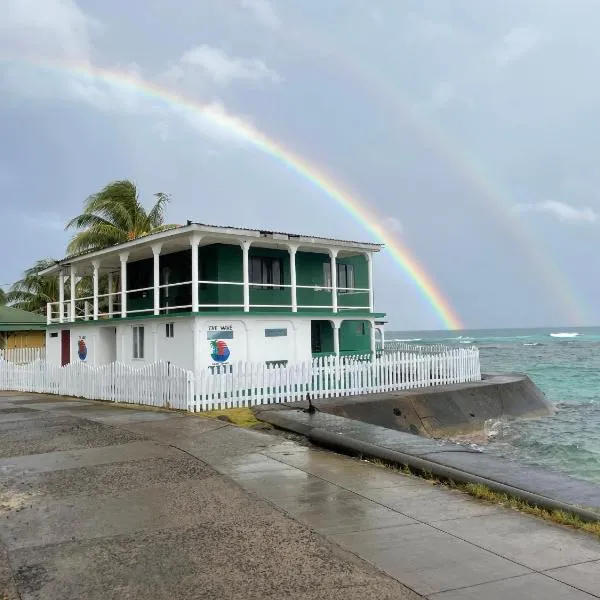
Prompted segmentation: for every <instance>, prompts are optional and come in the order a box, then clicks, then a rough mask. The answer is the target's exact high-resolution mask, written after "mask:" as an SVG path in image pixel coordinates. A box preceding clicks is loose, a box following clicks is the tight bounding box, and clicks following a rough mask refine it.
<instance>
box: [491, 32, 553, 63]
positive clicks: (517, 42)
mask: <svg viewBox="0 0 600 600" xmlns="http://www.w3.org/2000/svg"><path fill="white" fill-rule="evenodd" d="M543 39H544V36H543V35H542V32H541V31H540V30H539V29H538V28H536V27H513V28H512V29H511V30H510V31H509V32H508V33H507V34H506V35H505V36H504V38H503V39H502V43H501V44H500V47H498V48H497V49H496V51H495V53H494V58H495V59H496V64H497V65H498V66H499V67H504V66H506V65H508V64H509V63H512V62H514V61H515V60H519V59H520V58H522V57H523V56H524V55H525V54H527V53H528V52H530V51H531V50H533V48H535V47H536V46H537V45H538V44H539V43H540V42H542V40H543Z"/></svg>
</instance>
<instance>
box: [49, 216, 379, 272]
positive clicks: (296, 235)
mask: <svg viewBox="0 0 600 600" xmlns="http://www.w3.org/2000/svg"><path fill="white" fill-rule="evenodd" d="M190 225H197V226H198V227H212V228H214V229H237V230H241V231H252V232H255V233H260V234H261V235H265V236H269V235H286V236H288V237H290V238H314V239H315V240H327V241H331V242H340V243H342V244H364V245H373V246H380V247H383V244H378V243H377V242H360V241H356V240H342V239H339V238H330V237H324V236H319V235H309V234H304V233H288V232H285V231H269V230H266V229H255V228H254V227H239V226H237V225H210V224H209V223H197V222H196V221H188V222H187V223H186V224H185V225H173V226H171V227H167V228H165V229H163V230H162V231H160V232H156V233H149V234H146V235H141V236H140V237H138V238H135V239H136V240H141V239H144V238H149V237H152V236H153V235H157V234H159V233H162V232H163V231H168V230H173V229H181V228H183V227H189V226H190ZM131 241H133V240H127V242H121V243H119V244H113V245H111V246H106V247H104V248H102V250H107V249H109V248H116V247H118V246H121V245H123V244H127V243H129V242H131ZM93 252H98V250H87V251H85V252H81V253H79V254H69V255H68V256H66V257H65V258H63V259H62V260H60V261H58V262H66V261H68V260H70V259H72V258H78V257H80V256H85V255H86V254H92V253H93Z"/></svg>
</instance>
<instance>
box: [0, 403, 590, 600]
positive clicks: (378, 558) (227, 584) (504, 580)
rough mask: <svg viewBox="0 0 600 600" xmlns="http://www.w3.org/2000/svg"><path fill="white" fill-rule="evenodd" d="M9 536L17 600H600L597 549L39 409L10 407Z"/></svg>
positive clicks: (170, 424)
mask: <svg viewBox="0 0 600 600" xmlns="http://www.w3.org/2000/svg"><path fill="white" fill-rule="evenodd" d="M236 483H237V484H239V485H236ZM0 540H1V542H2V546H0V598H1V597H2V596H1V593H2V591H3V588H6V591H7V594H8V598H10V600H12V598H13V597H14V598H21V599H23V600H26V599H41V598H43V599H44V600H54V599H57V600H58V599H60V600H68V599H71V598H86V599H90V600H95V599H98V600H99V599H102V600H109V599H112V598H114V599H115V600H116V599H117V598H118V599H123V598H132V599H133V598H144V599H149V598H169V599H171V598H173V599H179V598H181V599H184V598H185V599H195V598H219V599H221V598H223V599H229V598H232V599H234V598H265V599H268V598H281V599H284V598H294V599H298V600H299V599H308V598H314V599H315V600H316V599H329V598H332V599H337V598H339V599H342V598H343V599H344V600H352V599H355V598H356V599H361V600H362V599H368V598H377V599H378V600H379V599H385V598H390V599H391V598H394V599H396V598H418V597H419V594H420V595H421V596H424V597H427V598H431V599H440V600H459V599H461V600H462V599H475V598H477V599H478V600H479V599H489V600H495V599H496V598H502V600H505V598H506V597H507V596H511V595H512V596H513V597H515V598H519V599H524V600H526V599H529V598H531V599H536V600H537V599H540V598H544V599H545V600H554V599H564V600H584V599H591V598H600V543H599V542H598V541H597V540H596V539H595V538H592V537H591V536H588V535H585V534H580V533H577V532H574V531H571V530H568V529H565V528H561V527H558V526H554V525H550V524H547V523H543V522H541V521H538V520H536V519H534V518H531V517H527V516H524V515H521V514H518V513H515V512H512V511H506V510H503V509H501V508H499V507H495V506H489V505H485V504H482V503H479V502H477V501H475V500H472V499H470V498H469V497H467V496H464V495H462V494H460V493H459V492H453V491H449V490H446V489H441V488H439V487H437V486H434V485H432V484H430V483H427V482H424V481H422V480H419V479H417V478H412V477H407V476H404V475H399V474H395V473H392V472H390V471H386V470H384V469H380V468H378V467H375V466H373V465H370V464H367V463H362V462H359V461H355V460H352V459H349V458H346V457H342V456H338V455H335V454H331V453H328V452H325V451H321V450H318V449H313V448H308V447H305V446H301V445H298V444H296V443H294V442H292V441H287V440H283V439H282V438H280V437H278V436H273V435H269V434H265V433H260V432H256V431H245V430H240V429H237V428H234V427H231V426H229V425H226V424H223V423H221V422H219V421H208V420H205V419H202V418H199V417H195V416H181V415H176V414H173V413H165V412H155V411H145V410H134V409H120V408H117V407H114V406H111V405H107V404H104V403H93V402H83V401H72V400H68V399H58V398H51V397H43V396H33V395H16V394H12V395H9V394H6V393H0ZM1 554H4V556H2V555H1ZM402 584H404V585H402ZM404 586H408V587H409V588H411V589H410V590H409V589H407V588H406V587H404ZM411 590H414V592H416V593H414V592H413V591H411ZM17 591H18V595H17Z"/></svg>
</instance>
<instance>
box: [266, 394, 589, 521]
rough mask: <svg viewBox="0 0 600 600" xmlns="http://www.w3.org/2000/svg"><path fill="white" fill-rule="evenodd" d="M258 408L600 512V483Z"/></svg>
mask: <svg viewBox="0 0 600 600" xmlns="http://www.w3.org/2000/svg"><path fill="white" fill-rule="evenodd" d="M256 413H257V415H258V417H259V418H260V419H262V420H265V421H267V422H269V423H272V424H274V425H277V426H279V427H283V428H285V429H289V430H291V431H295V432H297V433H300V434H303V435H309V434H310V433H311V432H313V431H320V432H321V431H322V432H327V433H332V434H337V435H341V436H343V437H344V438H347V439H351V440H357V441H359V442H366V443H368V444H372V445H375V446H379V447H381V448H385V449H389V450H393V451H396V452H401V453H404V454H407V455H410V456H414V457H417V458H422V459H426V460H427V461H430V462H431V463H435V464H438V465H441V466H442V467H451V468H454V469H458V470H459V471H462V472H466V473H470V474H473V475H476V476H478V477H482V478H484V479H487V480H490V481H495V482H498V483H501V484H506V485H509V486H511V487H513V488H515V489H519V490H524V491H526V492H531V493H533V494H537V495H539V496H542V497H545V498H551V499H554V500H557V501H559V502H562V503H564V504H565V505H570V506H572V507H580V508H585V509H589V510H591V511H594V512H599V511H600V485H597V484H594V483H591V482H588V481H582V480H579V479H574V478H572V477H569V476H568V475H564V474H562V473H554V472H552V471H549V470H547V469H543V468H536V467H530V466H526V465H519V464H517V463H515V462H512V461H509V460H505V459H503V458H500V457H496V456H490V455H488V454H485V453H482V452H479V451H477V450H472V449H470V448H469V447H466V446H461V445H458V444H456V443H452V442H447V441H438V440H433V439H430V438H425V437H420V436H417V435H412V434H410V433H404V432H401V431H397V430H395V429H388V428H386V427H379V426H377V425H371V424H369V423H364V422H361V421H356V420H353V419H348V418H346V417H341V416H338V415H332V414H329V413H326V412H316V413H313V414H308V413H305V412H303V411H302V410H299V409H298V408H289V407H288V406H285V405H279V406H276V407H271V406H269V407H266V406H265V407H257V408H256Z"/></svg>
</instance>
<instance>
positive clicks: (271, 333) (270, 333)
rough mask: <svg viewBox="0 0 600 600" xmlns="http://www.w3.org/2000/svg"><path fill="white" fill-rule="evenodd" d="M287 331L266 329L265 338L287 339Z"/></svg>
mask: <svg viewBox="0 0 600 600" xmlns="http://www.w3.org/2000/svg"><path fill="white" fill-rule="evenodd" d="M286 335H287V329H265V337H285V336H286Z"/></svg>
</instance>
